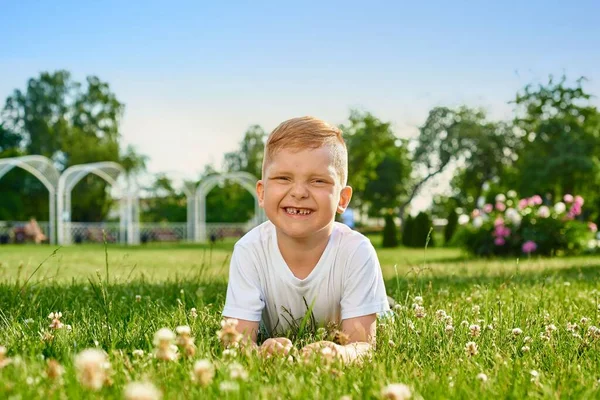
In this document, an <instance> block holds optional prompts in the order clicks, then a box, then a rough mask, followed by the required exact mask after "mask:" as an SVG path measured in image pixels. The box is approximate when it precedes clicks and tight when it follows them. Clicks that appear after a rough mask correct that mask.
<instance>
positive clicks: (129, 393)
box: [123, 382, 162, 400]
mask: <svg viewBox="0 0 600 400" xmlns="http://www.w3.org/2000/svg"><path fill="white" fill-rule="evenodd" d="M123 393H124V397H125V400H159V399H160V398H161V397H162V394H161V392H160V390H158V389H157V388H156V386H154V385H153V384H152V383H150V382H130V383H128V384H127V385H126V386H125V390H124V392H123Z"/></svg>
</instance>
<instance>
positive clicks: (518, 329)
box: [512, 328, 523, 336]
mask: <svg viewBox="0 0 600 400" xmlns="http://www.w3.org/2000/svg"><path fill="white" fill-rule="evenodd" d="M522 333H523V330H522V329H521V328H514V329H513V330H512V334H513V336H519V335H520V334H522Z"/></svg>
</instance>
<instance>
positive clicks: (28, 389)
mask: <svg viewBox="0 0 600 400" xmlns="http://www.w3.org/2000/svg"><path fill="white" fill-rule="evenodd" d="M373 241H374V243H375V245H376V246H377V244H378V242H377V238H373ZM232 248H233V242H226V243H220V244H218V245H216V246H214V247H210V246H199V245H150V246H146V247H136V248H127V247H119V246H111V245H109V246H108V247H107V248H105V247H104V246H103V245H93V246H92V245H88V246H73V247H66V248H60V249H58V250H56V252H54V251H55V249H54V248H52V247H47V246H26V247H24V246H2V247H0V263H1V265H0V345H3V346H5V347H6V348H7V350H8V354H7V357H9V358H11V359H12V362H11V363H10V364H9V365H7V366H5V367H4V368H2V369H0V397H2V398H9V397H11V396H15V397H14V398H39V397H49V398H82V397H84V398H85V397H89V398H95V397H107V398H122V397H123V387H124V385H125V384H126V383H127V382H128V381H132V380H134V381H150V382H153V383H154V384H155V385H156V386H157V387H158V388H159V389H160V391H161V392H162V393H163V397H164V398H168V399H171V398H201V397H202V398H206V397H208V398H225V397H229V398H333V399H336V398H339V397H341V396H343V395H350V396H351V397H352V398H377V397H379V396H380V391H381V389H382V388H383V387H385V386H386V385H387V384H389V383H396V382H402V383H405V384H407V385H409V386H410V387H411V388H412V391H413V396H414V397H415V398H419V397H422V398H425V399H430V398H474V397H483V398H490V397H502V398H523V397H526V396H530V397H535V398H590V399H591V398H598V393H600V392H599V385H600V337H597V336H594V334H593V333H591V334H590V327H591V326H600V309H599V308H598V307H599V304H600V300H599V296H600V257H578V258H561V259H559V258H556V259H540V258H524V259H521V260H514V259H495V260H480V259H479V260H478V259H470V258H469V257H467V256H466V255H464V254H462V253H461V252H460V251H459V250H456V249H426V250H425V249H419V250H409V249H403V248H400V249H394V250H385V249H379V248H378V254H379V257H380V261H381V265H382V269H383V271H384V277H385V280H386V287H387V290H388V294H390V295H392V296H393V297H394V298H395V299H396V300H398V302H399V304H400V305H399V307H398V308H397V309H396V310H395V311H394V318H388V319H385V320H382V321H381V324H380V327H379V331H378V349H377V352H376V353H375V355H374V357H373V359H372V360H371V361H365V363H366V367H365V365H363V366H358V365H355V366H341V365H329V366H328V365H326V364H325V363H324V362H320V361H318V360H317V361H315V362H313V363H309V364H304V363H299V362H292V363H290V362H289V361H287V360H286V359H269V360H263V359H260V358H256V357H245V356H243V355H238V356H237V357H235V358H234V359H231V357H229V356H223V353H222V349H221V346H220V344H219V343H218V339H217V337H216V332H217V330H218V329H219V328H220V326H219V322H220V310H221V308H222V305H223V302H224V297H225V290H226V278H227V271H228V260H229V256H230V255H231V251H232ZM44 260H45V261H44ZM107 261H108V262H107ZM42 262H43V264H42V265H41V267H40V264H41V263H42ZM136 295H140V296H141V301H139V302H138V301H136ZM415 296H422V297H423V306H424V307H425V311H426V315H425V316H424V317H423V318H417V316H416V314H415V312H414V309H413V303H415ZM192 307H194V308H196V309H197V310H198V316H197V317H196V318H193V317H192V316H191V315H190V309H191V308H192ZM437 310H444V311H445V312H446V313H447V314H448V315H451V316H452V318H453V327H454V333H453V334H452V335H449V334H448V333H447V332H446V330H445V328H446V323H444V322H442V321H440V320H438V318H437V317H436V311H437ZM52 311H61V312H62V313H63V318H62V320H63V322H64V324H69V325H71V327H72V329H71V330H66V329H61V330H58V331H55V332H50V329H49V327H48V325H49V323H50V320H49V319H48V314H49V313H50V312H52ZM581 318H587V319H588V320H587V321H585V320H584V322H583V323H582V322H581ZM463 321H466V322H463ZM567 322H570V323H577V325H578V328H577V329H575V330H573V331H568V330H567V329H566V327H567ZM179 325H189V326H190V327H191V329H192V334H193V336H195V338H196V345H197V347H198V349H197V353H196V355H195V356H194V357H193V358H192V359H184V358H182V359H180V360H178V361H175V362H164V361H160V360H156V359H154V358H153V357H152V356H151V354H152V351H153V344H152V341H153V335H154V333H155V332H156V331H157V330H158V329H160V328H162V327H168V328H170V329H174V328H175V327H176V326H179ZM471 325H478V326H479V327H480V330H481V333H480V334H479V335H478V336H475V337H474V336H471V330H470V328H469V327H470V326H471ZM550 325H554V326H556V328H557V329H556V330H555V331H554V330H552V327H551V326H550ZM513 328H520V329H522V331H523V333H522V334H521V335H519V336H514V335H513V334H512V329H513ZM546 331H549V332H550V334H549V336H548V337H549V340H546V339H545V338H542V337H541V336H540V335H541V334H543V333H545V332H546ZM48 332H50V333H52V334H53V335H52V336H53V338H51V339H49V338H48V337H47V336H46V337H44V334H45V333H48ZM592 332H593V331H592ZM318 335H320V333H316V332H311V331H306V332H302V334H301V335H300V337H299V338H297V341H296V345H297V347H300V346H301V345H302V344H304V343H307V342H309V341H311V340H314V339H316V338H319V336H318ZM527 336H529V337H530V338H531V341H529V340H528V339H526V337H527ZM469 341H474V342H475V343H477V345H478V354H477V355H475V356H468V355H467V354H466V352H465V345H466V343H467V342H469ZM524 346H528V347H529V351H527V350H524ZM89 347H99V348H102V349H104V350H106V351H107V353H108V354H109V359H110V362H111V364H112V371H113V372H112V377H111V381H112V382H111V383H110V384H108V385H107V386H106V387H104V388H103V389H102V390H101V391H99V392H93V391H90V390H88V389H85V388H83V387H82V386H81V385H80V384H79V383H78V381H77V379H76V374H75V370H74V366H73V357H74V355H75V354H77V353H78V352H80V351H81V350H83V349H85V348H89ZM136 349H141V350H143V351H144V353H145V354H146V355H145V356H144V357H143V358H141V359H136V358H134V357H133V356H132V352H133V351H134V350H136ZM50 358H52V359H56V360H58V361H59V362H60V363H61V364H63V365H64V366H65V369H66V373H65V374H64V376H63V378H62V380H61V381H60V382H54V381H51V380H50V379H49V378H47V377H46V376H45V375H44V370H45V368H46V362H47V360H48V359H50ZM200 358H207V359H210V360H211V361H212V362H213V363H214V365H215V367H216V370H217V373H216V376H215V379H214V381H213V383H212V384H211V385H209V386H207V387H201V386H198V385H196V384H195V383H194V382H193V381H192V380H191V378H190V371H191V368H192V365H193V362H194V361H195V360H197V359H200ZM233 362H238V363H240V364H241V365H242V366H243V367H244V368H245V369H246V370H247V371H248V373H249V377H248V379H247V380H240V379H237V380H236V379H233V378H232V377H231V375H230V369H229V368H230V365H231V363H233ZM531 371H536V372H537V373H538V376H537V377H535V376H534V375H532V374H531ZM480 373H484V374H485V375H486V377H487V381H485V382H484V381H481V380H480V379H478V378H477V375H478V374H480ZM224 382H226V384H225V385H224V384H223V383H224ZM228 382H233V384H232V385H230V384H229V383H228ZM231 387H233V389H234V390H232V391H227V390H226V389H228V388H230V389H231ZM236 388H237V389H236Z"/></svg>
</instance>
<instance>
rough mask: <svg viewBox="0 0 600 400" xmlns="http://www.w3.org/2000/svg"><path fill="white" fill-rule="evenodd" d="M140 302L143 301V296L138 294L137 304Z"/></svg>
mask: <svg viewBox="0 0 600 400" xmlns="http://www.w3.org/2000/svg"><path fill="white" fill-rule="evenodd" d="M140 301H142V296H141V295H139V294H136V295H135V302H136V303H139V302H140Z"/></svg>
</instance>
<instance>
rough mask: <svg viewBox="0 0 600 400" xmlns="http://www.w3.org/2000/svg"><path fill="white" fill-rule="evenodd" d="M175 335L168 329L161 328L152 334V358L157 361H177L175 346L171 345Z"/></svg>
mask: <svg viewBox="0 0 600 400" xmlns="http://www.w3.org/2000/svg"><path fill="white" fill-rule="evenodd" d="M174 340H175V334H174V333H173V331H172V330H170V329H169V328H161V329H159V330H158V331H157V332H156V333H155V334H154V356H155V357H156V358H158V359H159V360H164V361H173V360H175V359H177V346H175V345H174V344H173V341H174Z"/></svg>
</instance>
